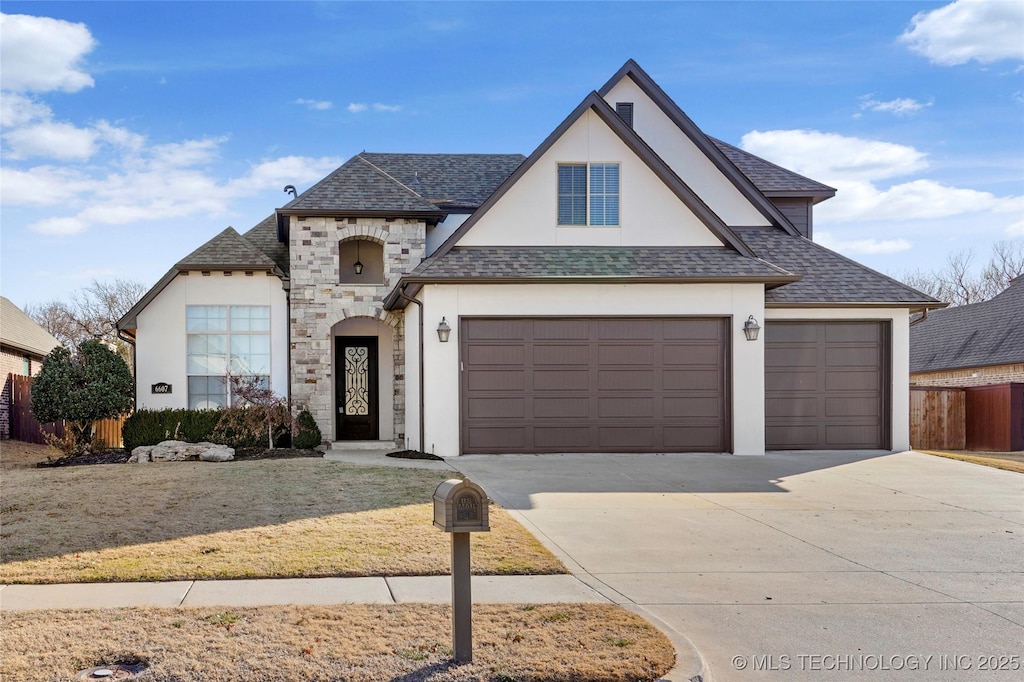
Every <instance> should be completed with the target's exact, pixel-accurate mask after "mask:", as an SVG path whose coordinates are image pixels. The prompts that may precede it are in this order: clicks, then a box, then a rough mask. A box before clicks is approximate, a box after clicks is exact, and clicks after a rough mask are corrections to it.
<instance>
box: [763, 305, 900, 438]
mask: <svg viewBox="0 0 1024 682" xmlns="http://www.w3.org/2000/svg"><path fill="white" fill-rule="evenodd" d="M765 319H766V324H771V321H772V320H807V321H825V320H879V321H883V322H889V323H891V330H892V348H891V356H890V362H891V372H890V374H891V376H890V384H889V390H890V396H891V398H890V400H891V405H890V407H891V411H892V425H891V428H892V446H891V447H892V449H893V451H895V452H901V451H903V450H909V449H910V383H909V381H908V380H907V377H908V376H910V314H909V313H908V312H907V309H906V308H768V309H766V310H765ZM762 390H763V389H762Z"/></svg>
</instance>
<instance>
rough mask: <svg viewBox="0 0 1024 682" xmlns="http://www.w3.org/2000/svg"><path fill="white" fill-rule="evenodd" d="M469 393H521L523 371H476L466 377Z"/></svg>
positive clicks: (524, 382)
mask: <svg viewBox="0 0 1024 682" xmlns="http://www.w3.org/2000/svg"><path fill="white" fill-rule="evenodd" d="M466 385H467V387H468V388H469V390H470V391H521V390H523V387H524V386H525V385H526V373H525V372H524V371H523V370H504V371H502V370H486V369H483V370H478V371H476V372H473V374H471V375H470V376H468V377H466Z"/></svg>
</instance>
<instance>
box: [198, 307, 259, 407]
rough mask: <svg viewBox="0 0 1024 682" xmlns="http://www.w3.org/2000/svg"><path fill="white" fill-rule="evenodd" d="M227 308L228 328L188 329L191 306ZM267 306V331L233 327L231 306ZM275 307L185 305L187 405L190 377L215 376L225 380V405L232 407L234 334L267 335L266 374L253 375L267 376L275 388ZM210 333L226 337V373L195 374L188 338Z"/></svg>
mask: <svg viewBox="0 0 1024 682" xmlns="http://www.w3.org/2000/svg"><path fill="white" fill-rule="evenodd" d="M221 307H223V308H225V309H226V311H225V312H226V318H225V322H226V327H227V328H226V329H224V330H220V331H214V330H204V331H194V332H193V331H189V330H188V309H189V308H221ZM233 307H234V308H266V309H267V329H266V330H265V331H263V330H259V331H235V330H232V329H231V308H233ZM273 308H274V307H273V306H271V305H264V304H239V303H197V304H187V305H186V306H185V325H186V326H185V338H186V341H185V404H186V406H187V405H189V404H190V403H191V400H192V398H191V394H190V393H189V381H188V380H189V379H190V378H191V377H214V378H218V379H223V380H224V392H225V404H224V407H231V405H232V403H233V402H234V395H233V393H232V391H231V386H230V383H229V381H228V377H229V376H231V337H232V336H257V335H259V336H266V337H267V341H268V343H269V350H268V352H267V355H268V358H269V363H270V364H269V366H268V367H267V373H266V374H256V375H253V376H257V377H266V381H267V386H269V387H270V388H271V389H272V388H273V383H272V381H273V380H272V377H273V373H274V322H273V315H274V309H273ZM210 335H223V336H224V337H225V347H224V352H225V369H226V373H225V374H195V373H193V372H189V371H188V338H189V337H191V336H210Z"/></svg>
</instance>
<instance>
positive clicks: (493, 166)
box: [282, 152, 525, 212]
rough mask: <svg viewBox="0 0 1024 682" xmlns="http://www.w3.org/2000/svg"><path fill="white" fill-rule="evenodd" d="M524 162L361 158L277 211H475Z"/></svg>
mask: <svg viewBox="0 0 1024 682" xmlns="http://www.w3.org/2000/svg"><path fill="white" fill-rule="evenodd" d="M524 158H525V157H524V156H522V155H521V154H378V153H370V152H363V153H361V154H357V155H356V156H354V157H352V158H351V159H349V160H348V161H346V162H345V163H344V165H342V166H341V167H340V168H338V169H337V170H335V171H334V172H333V173H331V174H330V175H328V176H327V177H326V178H324V179H323V180H321V181H320V182H318V183H317V184H315V185H314V186H313V187H311V188H309V189H308V190H306V191H305V192H303V193H302V194H300V195H299V196H298V197H296V198H295V199H294V200H293V201H292V202H290V203H289V204H287V205H286V206H284V207H283V209H282V210H287V211H297V210H299V211H416V212H440V208H455V207H464V208H476V207H478V206H479V205H480V204H482V203H483V201H484V200H485V199H486V198H487V197H488V196H490V195H491V193H492V192H494V190H495V188H496V187H497V186H498V185H500V184H501V182H502V181H503V180H504V179H505V178H507V177H508V176H509V175H511V173H512V171H514V170H515V169H516V168H517V167H518V166H519V164H520V163H522V162H523V159H524Z"/></svg>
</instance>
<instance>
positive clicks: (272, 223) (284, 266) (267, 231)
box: [242, 215, 289, 275]
mask: <svg viewBox="0 0 1024 682" xmlns="http://www.w3.org/2000/svg"><path fill="white" fill-rule="evenodd" d="M242 238H243V239H245V240H246V241H248V242H249V243H250V244H252V245H253V246H255V247H256V248H257V249H259V250H260V251H262V252H263V254H264V255H266V256H267V257H268V258H270V260H272V261H274V262H275V263H276V264H277V267H278V268H280V269H281V272H283V273H285V274H286V275H287V274H288V272H289V262H288V245H287V244H284V243H282V242H279V241H277V216H274V215H270V216H267V217H266V218H264V219H263V220H261V221H260V222H259V223H257V224H256V226H255V227H253V228H252V229H251V230H249V231H248V232H246V233H244V234H243V235H242Z"/></svg>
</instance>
